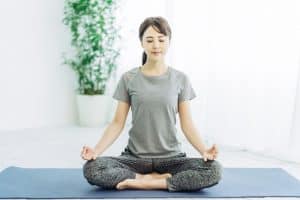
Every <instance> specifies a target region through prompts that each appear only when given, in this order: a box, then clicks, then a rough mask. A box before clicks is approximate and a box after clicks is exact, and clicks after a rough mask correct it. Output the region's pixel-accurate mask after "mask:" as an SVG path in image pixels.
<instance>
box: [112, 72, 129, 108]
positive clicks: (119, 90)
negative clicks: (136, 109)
mask: <svg viewBox="0 0 300 200" xmlns="http://www.w3.org/2000/svg"><path fill="white" fill-rule="evenodd" d="M113 98H114V99H116V100H120V101H124V102H126V103H129V104H130V98H129V94H128V87H127V82H126V79H125V74H123V75H122V76H121V78H120V80H119V82H118V85H117V87H116V89H115V92H114V94H113Z"/></svg>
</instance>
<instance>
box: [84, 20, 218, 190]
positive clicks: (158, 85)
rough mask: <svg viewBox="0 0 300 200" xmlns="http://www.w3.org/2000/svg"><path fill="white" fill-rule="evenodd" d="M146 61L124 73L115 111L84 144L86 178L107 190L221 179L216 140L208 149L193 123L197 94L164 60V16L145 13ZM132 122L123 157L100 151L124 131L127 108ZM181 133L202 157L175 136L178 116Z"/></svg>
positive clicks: (199, 184)
mask: <svg viewBox="0 0 300 200" xmlns="http://www.w3.org/2000/svg"><path fill="white" fill-rule="evenodd" d="M139 39H140V42H141V46H142V47H143V49H144V52H143V58H142V65H141V66H138V67H135V68H133V69H130V70H128V71H126V72H125V73H124V74H122V76H121V78H120V80H119V82H118V85H117V88H116V90H115V92H114V94H113V98H114V99H116V100H118V105H117V108H116V112H115V116H114V119H113V120H112V122H111V123H110V124H109V125H108V126H107V128H106V129H105V131H104V134H103V136H102V137H101V139H100V140H99V142H98V143H97V145H96V146H95V147H94V148H91V147H88V146H84V147H83V149H82V151H81V156H82V158H83V159H85V160H87V162H86V163H85V164H84V166H83V173H84V176H85V178H86V179H87V181H88V182H89V183H90V184H92V185H97V186H100V187H102V188H107V189H113V188H116V189H119V190H122V189H166V190H168V191H192V190H199V189H202V188H206V187H210V186H213V185H215V184H217V183H218V182H219V181H220V179H221V174H222V166H221V165H220V163H219V162H218V161H216V160H215V159H216V158H217V155H218V149H217V146H216V145H213V146H212V147H210V148H206V147H205V145H204V143H203V141H202V139H201V137H200V134H199V133H198V131H197V129H196V127H195V126H194V124H193V121H192V118H191V113H190V104H189V101H190V100H191V99H193V98H195V97H196V95H195V92H194V90H193V88H192V86H191V83H190V81H189V78H188V77H187V75H186V74H185V73H183V72H181V71H179V70H177V69H175V68H173V67H171V66H168V65H166V63H165V55H166V53H167V50H168V48H169V45H170V40H171V29H170V26H169V24H168V22H167V21H166V20H165V19H164V18H162V17H149V18H146V19H145V20H144V21H143V23H142V24H141V25H140V27H139ZM130 107H131V110H132V126H131V128H130V130H129V140H128V144H127V146H126V148H125V149H124V150H123V151H122V152H121V153H120V155H119V156H100V155H101V154H102V153H103V152H104V151H105V150H106V149H107V148H108V147H109V146H110V145H111V144H112V143H113V142H114V141H115V140H116V139H117V138H118V136H119V135H120V133H121V132H122V130H123V128H124V125H125V122H126V118H127V114H128V111H129V109H130ZM177 113H179V118H180V126H181V129H182V132H183V133H184V135H185V136H186V138H187V140H188V141H189V142H190V143H191V144H192V146H193V147H194V148H195V149H196V150H197V151H198V152H199V154H201V157H200V156H199V157H188V156H187V155H186V153H185V152H183V151H182V150H181V146H180V144H181V143H180V141H179V140H178V138H177V137H176V134H177V131H176V115H177Z"/></svg>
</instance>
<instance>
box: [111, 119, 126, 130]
mask: <svg viewBox="0 0 300 200" xmlns="http://www.w3.org/2000/svg"><path fill="white" fill-rule="evenodd" d="M110 125H111V126H115V127H118V128H119V129H120V130H123V128H124V126H125V123H124V122H121V121H117V120H113V121H111V122H110Z"/></svg>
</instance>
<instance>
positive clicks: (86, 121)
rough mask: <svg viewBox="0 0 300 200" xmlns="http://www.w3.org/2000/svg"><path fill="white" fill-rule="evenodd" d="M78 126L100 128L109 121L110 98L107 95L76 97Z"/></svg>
mask: <svg viewBox="0 0 300 200" xmlns="http://www.w3.org/2000/svg"><path fill="white" fill-rule="evenodd" d="M76 102H77V109H78V115H79V124H80V125H81V126H87V127H100V126H103V125H105V124H106V123H107V122H108V121H109V120H110V109H111V103H112V97H111V96H107V95H80V94H77V95H76Z"/></svg>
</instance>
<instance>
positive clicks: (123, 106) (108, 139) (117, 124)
mask: <svg viewBox="0 0 300 200" xmlns="http://www.w3.org/2000/svg"><path fill="white" fill-rule="evenodd" d="M129 108H130V105H129V104H128V103H125V102H122V101H119V102H118V106H117V109H116V112H115V116H114V119H113V121H112V122H111V123H110V124H109V125H108V127H107V128H106V129H105V131H104V133H103V136H102V137H101V139H100V140H99V142H98V143H97V145H96V146H95V148H94V151H95V153H96V155H100V154H102V153H103V152H104V151H105V150H106V149H107V148H108V147H109V146H110V145H111V144H113V142H114V141H115V140H116V139H117V138H118V137H119V136H120V134H121V132H122V130H123V128H124V125H125V122H126V118H127V114H128V111H129Z"/></svg>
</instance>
